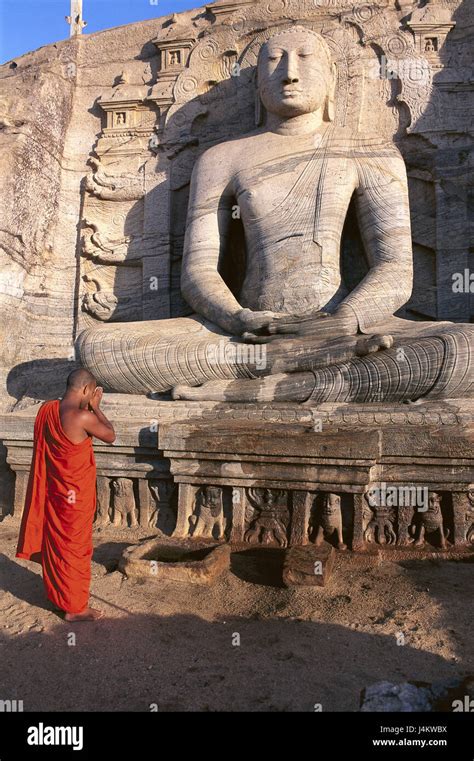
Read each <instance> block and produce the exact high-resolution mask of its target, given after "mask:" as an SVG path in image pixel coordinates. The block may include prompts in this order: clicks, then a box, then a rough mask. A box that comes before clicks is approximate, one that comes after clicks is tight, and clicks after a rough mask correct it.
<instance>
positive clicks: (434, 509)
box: [414, 491, 449, 550]
mask: <svg viewBox="0 0 474 761" xmlns="http://www.w3.org/2000/svg"><path fill="white" fill-rule="evenodd" d="M435 533H437V534H438V537H439V546H440V547H441V549H442V550H445V549H446V539H447V537H448V534H449V531H447V530H445V528H444V525H443V513H442V512H441V495H440V494H438V493H437V492H435V491H430V493H429V495H428V509H427V510H425V512H423V513H420V518H419V522H418V526H417V532H416V535H415V542H414V544H415V547H422V546H423V545H424V543H425V534H435Z"/></svg>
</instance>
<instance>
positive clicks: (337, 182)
mask: <svg viewBox="0 0 474 761" xmlns="http://www.w3.org/2000/svg"><path fill="white" fill-rule="evenodd" d="M352 191H353V180H352V174H351V172H350V171H348V166H347V161H344V160H341V159H340V158H339V157H331V156H328V155H327V154H325V155H322V156H321V155H316V156H315V155H314V151H308V152H305V153H302V154H297V155H291V156H285V157H279V158H276V159H274V160H272V162H261V163H258V164H256V165H254V166H249V167H247V168H245V169H243V170H242V171H241V172H239V173H238V175H237V177H236V178H235V181H234V194H235V198H236V200H237V204H238V207H239V214H240V217H241V219H242V221H243V223H244V225H247V226H249V225H250V226H253V225H255V224H256V225H257V226H258V227H259V228H260V229H268V230H271V229H272V228H273V227H274V225H275V223H277V224H278V225H279V226H280V227H285V226H294V225H295V224H297V225H299V227H303V228H304V227H305V226H306V225H311V224H312V222H311V220H312V219H313V218H314V213H315V209H316V208H318V207H321V205H322V204H323V202H324V201H325V200H326V202H328V201H329V202H330V203H329V204H327V203H326V204H325V205H328V206H329V209H330V210H331V209H333V210H337V209H338V208H339V207H340V206H344V205H346V206H347V199H348V198H349V199H350V196H351V194H352Z"/></svg>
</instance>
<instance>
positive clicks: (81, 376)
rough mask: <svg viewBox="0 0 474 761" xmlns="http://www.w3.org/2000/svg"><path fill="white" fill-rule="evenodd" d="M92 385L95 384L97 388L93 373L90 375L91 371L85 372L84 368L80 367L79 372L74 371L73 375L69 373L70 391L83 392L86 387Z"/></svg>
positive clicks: (68, 386) (68, 384) (68, 383)
mask: <svg viewBox="0 0 474 761" xmlns="http://www.w3.org/2000/svg"><path fill="white" fill-rule="evenodd" d="M91 383H93V384H94V386H97V381H96V379H95V378H94V376H93V375H92V373H90V372H89V370H84V368H83V367H80V368H78V369H77V370H73V371H72V373H69V375H68V379H67V388H68V390H69V389H71V390H74V391H81V390H82V389H83V388H84V386H89V385H90V384H91Z"/></svg>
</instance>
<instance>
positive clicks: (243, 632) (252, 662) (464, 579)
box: [0, 518, 474, 711]
mask: <svg viewBox="0 0 474 761" xmlns="http://www.w3.org/2000/svg"><path fill="white" fill-rule="evenodd" d="M17 534H18V524H17V523H16V522H15V521H14V520H13V519H12V518H7V519H5V520H4V521H3V523H2V524H0V581H1V587H2V591H1V592H0V664H1V665H0V685H1V693H2V694H1V695H0V699H17V700H23V701H24V710H25V711H35V710H38V711H85V710H91V711H124V710H128V711H148V710H150V705H151V704H156V707H157V708H158V710H159V711H175V710H186V711H245V710H249V711H314V710H315V708H314V707H315V704H321V706H322V710H323V711H356V710H358V708H359V700H360V693H361V690H362V689H363V688H364V687H366V686H368V685H370V684H372V683H374V682H378V681H380V680H385V679H386V680H390V681H395V682H401V681H404V680H407V679H410V680H420V681H424V682H433V681H439V680H444V679H450V678H455V677H459V678H460V679H462V678H463V677H464V676H466V675H467V674H469V673H472V670H473V669H472V664H473V657H472V655H473V648H474V642H473V638H472V596H473V584H472V571H473V566H472V564H471V563H466V562H452V561H448V562H446V561H410V562H405V563H391V562H387V563H384V564H383V565H381V566H378V567H372V568H363V567H362V568H361V567H359V568H355V567H354V565H353V564H352V563H351V562H350V560H349V559H348V557H347V556H344V555H341V554H339V556H338V561H337V565H336V569H335V572H334V574H333V576H332V578H331V581H330V583H329V584H328V586H327V587H325V588H323V589H321V588H306V589H304V588H299V589H292V590H288V589H284V588H281V587H279V586H275V585H271V584H269V583H268V579H267V583H265V584H262V583H259V584H257V583H252V581H251V580H250V579H252V578H253V579H255V578H258V577H257V576H255V573H256V572H257V571H256V570H255V569H252V567H251V566H252V563H251V561H250V560H244V559H243V556H233V559H232V568H231V571H230V572H228V573H227V574H226V575H225V576H223V577H221V578H220V579H219V580H218V582H217V583H215V584H214V585H213V586H202V585H200V586H196V585H194V586H191V585H181V584H179V583H176V582H174V583H171V582H167V583H158V582H157V581H149V582H146V583H143V582H137V581H132V580H127V579H126V578H125V577H124V576H123V575H122V574H121V573H120V572H119V571H117V570H116V567H117V561H118V558H119V556H120V553H121V552H122V550H123V549H124V548H125V547H126V546H128V545H130V544H132V543H133V542H134V541H135V540H136V539H137V538H138V537H139V536H143V535H144V534H143V533H141V534H140V533H132V532H131V530H130V529H128V530H107V531H99V532H96V533H95V548H96V549H95V553H94V563H93V569H92V573H93V579H92V590H91V595H92V596H91V604H92V605H94V606H95V607H101V608H102V609H103V610H104V611H105V612H106V614H107V617H106V619H104V620H101V621H98V622H94V623H87V624H85V623H81V624H68V623H65V622H64V621H63V620H62V619H61V618H60V617H59V616H58V615H57V614H56V613H54V612H53V611H52V606H51V605H50V603H49V602H48V601H47V600H45V598H44V593H43V585H42V580H41V569H40V566H38V565H36V564H35V563H30V562H27V561H22V560H20V561H17V560H16V559H15V557H14V554H15V548H16V540H17ZM270 552H271V551H270ZM271 561H272V558H271V555H268V563H267V561H266V563H267V566H266V567H270V566H271ZM269 579H270V581H271V574H269ZM400 633H403V635H404V639H405V644H404V645H398V644H397V640H398V641H400V640H401V638H400V636H399V635H400ZM72 634H73V635H75V637H74V636H71V635H72ZM236 634H238V635H240V645H236V644H235V643H236V642H237V640H238V638H237V637H236V636H235V635H236Z"/></svg>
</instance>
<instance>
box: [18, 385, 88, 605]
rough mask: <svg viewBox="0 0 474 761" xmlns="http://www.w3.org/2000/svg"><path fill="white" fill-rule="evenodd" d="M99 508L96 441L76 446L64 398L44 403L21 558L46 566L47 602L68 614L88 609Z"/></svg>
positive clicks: (20, 545)
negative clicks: (66, 427)
mask: <svg viewBox="0 0 474 761" xmlns="http://www.w3.org/2000/svg"><path fill="white" fill-rule="evenodd" d="M95 508H96V465H95V459H94V450H93V447H92V438H91V437H90V436H88V437H87V439H85V440H84V441H83V442H81V443H80V444H73V443H72V442H71V441H70V440H69V439H68V438H67V436H66V434H65V433H64V431H63V429H62V426H61V420H60V417H59V400H57V399H56V400H53V401H48V402H44V404H42V405H41V407H40V409H39V411H38V414H37V417H36V421H35V431H34V447H33V458H32V462H31V470H30V476H29V482H28V489H27V494H26V500H25V507H24V510H23V516H22V521H21V527H20V535H19V540H18V546H17V552H16V557H17V558H25V559H26V560H33V561H35V562H38V563H41V565H42V568H43V582H44V586H45V590H46V595H47V597H48V599H49V600H51V602H52V603H53V604H54V605H55V606H56V607H57V608H59V609H60V610H64V611H65V612H67V613H80V612H81V611H82V610H84V609H85V608H86V607H87V605H88V600H89V587H90V580H91V558H92V550H93V546H92V524H93V521H94V515H95Z"/></svg>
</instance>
